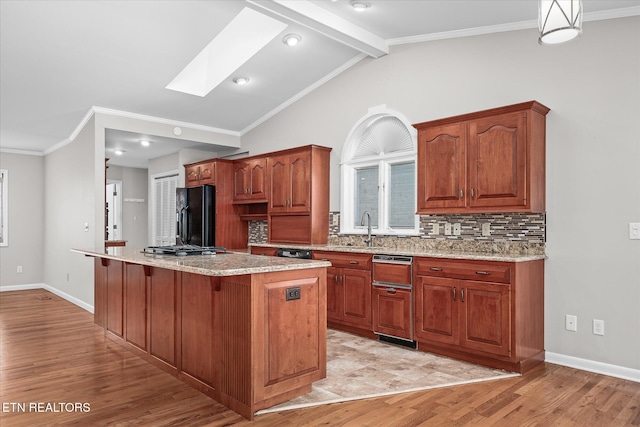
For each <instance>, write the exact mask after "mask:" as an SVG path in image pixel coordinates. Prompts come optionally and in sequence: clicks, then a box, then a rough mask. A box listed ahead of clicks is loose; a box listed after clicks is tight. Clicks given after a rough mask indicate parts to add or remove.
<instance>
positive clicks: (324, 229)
mask: <svg viewBox="0 0 640 427" xmlns="http://www.w3.org/2000/svg"><path fill="white" fill-rule="evenodd" d="M330 153H331V149H330V148H326V147H320V146H317V145H310V146H305V147H300V148H296V149H291V150H285V151H279V152H276V153H271V154H270V155H269V157H268V158H267V170H268V172H267V175H268V177H269V181H268V186H269V197H268V199H269V204H268V209H267V213H268V221H269V242H278V243H307V244H324V243H327V238H328V236H329V156H330Z"/></svg>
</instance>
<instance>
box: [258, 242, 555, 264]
mask: <svg viewBox="0 0 640 427" xmlns="http://www.w3.org/2000/svg"><path fill="white" fill-rule="evenodd" d="M251 246H262V247H271V248H290V249H309V250H312V251H331V252H354V253H356V252H357V253H369V254H385V255H405V256H422V257H432V258H451V259H468V260H482V261H503V262H524V261H535V260H540V259H546V255H545V254H513V253H490V252H474V251H464V250H462V251H461V250H443V249H429V248H388V247H382V246H373V247H370V248H369V247H366V246H345V245H331V244H329V245H295V244H287V243H280V244H276V243H254V244H251Z"/></svg>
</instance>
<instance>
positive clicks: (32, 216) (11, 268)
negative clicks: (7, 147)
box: [0, 153, 44, 286]
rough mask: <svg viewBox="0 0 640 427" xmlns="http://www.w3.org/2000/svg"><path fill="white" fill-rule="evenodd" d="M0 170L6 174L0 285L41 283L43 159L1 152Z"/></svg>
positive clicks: (42, 253)
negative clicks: (6, 243)
mask: <svg viewBox="0 0 640 427" xmlns="http://www.w3.org/2000/svg"><path fill="white" fill-rule="evenodd" d="M0 169H6V170H7V171H8V173H9V188H8V196H9V200H8V205H9V212H8V214H9V215H8V220H9V230H8V231H9V232H8V238H9V246H2V247H0V286H16V285H31V284H38V283H42V281H43V274H44V273H43V272H44V266H43V259H44V248H43V246H42V244H43V241H44V240H43V235H44V157H43V156H30V155H23V154H10V153H0ZM18 266H22V273H21V274H18V273H17V267H18Z"/></svg>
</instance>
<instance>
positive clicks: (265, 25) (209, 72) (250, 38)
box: [166, 7, 287, 97]
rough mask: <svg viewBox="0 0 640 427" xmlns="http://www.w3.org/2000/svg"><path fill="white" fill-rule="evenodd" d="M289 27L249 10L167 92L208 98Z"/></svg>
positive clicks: (204, 50)
mask: <svg viewBox="0 0 640 427" xmlns="http://www.w3.org/2000/svg"><path fill="white" fill-rule="evenodd" d="M286 27H287V24H285V23H283V22H280V21H278V20H276V19H273V18H271V17H269V16H266V15H263V14H261V13H260V12H256V11H255V10H253V9H249V8H246V7H245V8H244V9H242V11H241V12H240V13H239V14H238V15H237V16H236V17H235V18H233V20H232V21H231V22H230V23H229V24H228V25H227V26H226V27H225V28H224V29H223V30H222V31H221V32H220V33H219V34H218V35H217V36H216V38H214V39H213V40H212V41H211V42H210V43H209V44H208V45H207V46H206V47H205V48H204V49H202V51H201V52H200V53H199V54H198V55H197V56H196V57H195V58H194V59H193V60H192V61H191V62H190V63H189V65H187V66H186V67H185V68H184V70H182V71H181V72H180V74H178V75H177V76H176V78H174V79H173V81H171V83H169V84H168V85H167V86H166V88H167V89H171V90H175V91H178V92H184V93H188V94H191V95H197V96H202V97H204V96H206V95H207V94H208V93H209V92H211V91H212V90H213V89H214V88H215V87H216V86H218V85H219V84H220V83H222V82H223V81H224V80H226V79H227V78H228V77H229V76H230V75H231V74H232V73H234V72H235V71H236V70H237V69H238V68H239V67H240V66H241V65H242V64H244V63H245V62H247V61H248V60H249V59H250V58H251V57H252V56H253V55H255V54H256V53H258V52H259V51H260V49H262V48H263V47H265V46H266V45H267V44H268V43H269V42H270V41H271V40H273V39H274V38H275V37H276V36H277V35H278V34H280V33H281V32H282V31H283V30H284V29H285V28H286Z"/></svg>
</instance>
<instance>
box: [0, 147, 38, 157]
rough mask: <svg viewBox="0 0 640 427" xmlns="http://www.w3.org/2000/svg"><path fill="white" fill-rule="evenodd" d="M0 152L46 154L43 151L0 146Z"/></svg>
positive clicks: (31, 154)
mask: <svg viewBox="0 0 640 427" xmlns="http://www.w3.org/2000/svg"><path fill="white" fill-rule="evenodd" d="M0 153H7V154H22V155H26V156H44V153H43V152H42V151H33V150H18V149H15V148H0Z"/></svg>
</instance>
